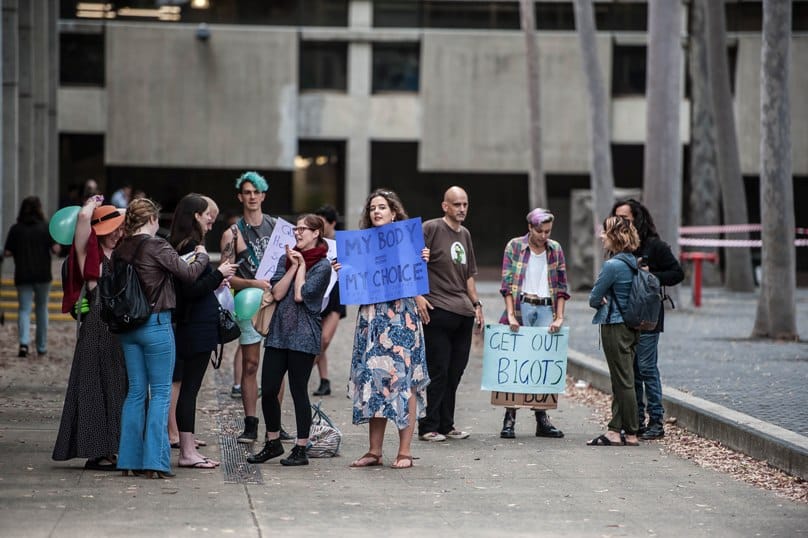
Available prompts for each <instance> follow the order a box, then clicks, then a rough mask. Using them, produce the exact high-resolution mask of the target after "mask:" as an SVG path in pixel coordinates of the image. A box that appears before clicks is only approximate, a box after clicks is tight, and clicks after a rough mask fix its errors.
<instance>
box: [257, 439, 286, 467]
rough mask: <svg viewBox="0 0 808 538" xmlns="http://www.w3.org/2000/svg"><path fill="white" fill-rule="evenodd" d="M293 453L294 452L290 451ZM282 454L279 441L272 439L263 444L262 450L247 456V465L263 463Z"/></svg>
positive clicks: (281, 446)
mask: <svg viewBox="0 0 808 538" xmlns="http://www.w3.org/2000/svg"><path fill="white" fill-rule="evenodd" d="M292 452H294V450H292ZM281 454H283V445H282V444H281V440H280V439H273V440H272V441H267V442H266V443H264V448H262V449H261V452H259V453H258V454H253V455H252V456H247V463H264V462H265V461H267V460H271V459H272V458H277V457H278V456H280V455H281Z"/></svg>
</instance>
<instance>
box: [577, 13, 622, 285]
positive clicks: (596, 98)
mask: <svg viewBox="0 0 808 538" xmlns="http://www.w3.org/2000/svg"><path fill="white" fill-rule="evenodd" d="M575 27H576V29H577V31H578V41H579V42H580V44H581V56H582V58H583V67H584V75H585V76H586V87H587V93H588V96H589V124H590V125H589V128H590V131H589V134H590V145H591V147H590V150H589V156H590V159H589V170H590V172H589V173H590V177H591V179H590V185H591V189H592V218H593V222H594V225H595V226H596V227H597V226H600V223H601V222H603V219H605V218H606V217H607V216H608V215H609V211H611V206H612V203H613V202H614V175H613V173H612V150H611V137H610V135H609V101H608V98H607V96H606V85H605V84H604V82H603V74H602V73H601V70H600V63H599V62H598V48H597V41H596V39H595V15H594V10H593V9H592V0H575ZM600 246H601V245H600V238H599V237H598V235H597V234H593V244H592V249H593V252H594V254H595V255H594V256H593V259H594V261H595V263H594V264H593V265H594V266H593V273H592V275H593V278H594V277H595V276H597V274H598V273H599V272H600V259H601V257H600V256H599V255H598V253H599V252H600Z"/></svg>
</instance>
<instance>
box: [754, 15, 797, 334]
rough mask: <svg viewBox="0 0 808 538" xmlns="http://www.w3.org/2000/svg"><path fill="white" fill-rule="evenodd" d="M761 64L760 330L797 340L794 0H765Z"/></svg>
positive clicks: (755, 330) (758, 331) (758, 325)
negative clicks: (792, 87) (791, 80)
mask: <svg viewBox="0 0 808 538" xmlns="http://www.w3.org/2000/svg"><path fill="white" fill-rule="evenodd" d="M762 37H763V39H762V41H763V47H762V51H761V62H760V63H761V66H760V135H761V136H760V215H761V224H762V226H763V231H762V234H761V237H762V239H763V254H762V256H763V278H762V282H761V289H760V297H759V299H758V308H757V316H756V319H755V328H754V331H753V334H754V335H755V336H764V337H769V338H777V339H785V340H796V339H797V338H798V335H797V305H796V300H795V298H794V297H795V292H796V288H797V273H796V271H797V266H796V262H797V260H796V258H797V256H796V252H795V250H794V185H793V179H792V177H791V119H790V116H789V113H790V97H789V88H788V75H789V68H790V64H791V57H790V56H791V55H790V44H791V2H790V0H764V1H763V36H762Z"/></svg>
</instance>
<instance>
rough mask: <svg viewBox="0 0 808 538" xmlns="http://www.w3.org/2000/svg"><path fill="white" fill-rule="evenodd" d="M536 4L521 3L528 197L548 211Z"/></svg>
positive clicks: (532, 205)
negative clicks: (525, 86)
mask: <svg viewBox="0 0 808 538" xmlns="http://www.w3.org/2000/svg"><path fill="white" fill-rule="evenodd" d="M533 10H534V5H533V0H519V11H520V14H521V20H522V31H523V32H524V34H525V59H526V61H527V108H528V118H529V120H528V121H529V127H528V141H529V143H530V167H529V169H528V197H529V198H530V200H529V201H530V207H531V209H532V208H534V207H545V208H546V207H547V185H546V184H545V179H544V170H543V169H542V162H541V161H542V159H541V114H540V105H541V93H540V91H539V51H538V47H537V46H536V21H535V15H534V11H533Z"/></svg>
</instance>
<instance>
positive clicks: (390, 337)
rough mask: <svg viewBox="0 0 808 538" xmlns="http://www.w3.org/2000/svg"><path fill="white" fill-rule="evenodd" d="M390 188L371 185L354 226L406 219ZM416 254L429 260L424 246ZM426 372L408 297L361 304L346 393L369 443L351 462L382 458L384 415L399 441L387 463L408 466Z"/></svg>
mask: <svg viewBox="0 0 808 538" xmlns="http://www.w3.org/2000/svg"><path fill="white" fill-rule="evenodd" d="M407 218H408V217H407V213H406V212H405V211H404V207H403V205H402V204H401V200H400V199H399V197H398V195H396V194H395V193H394V192H391V191H388V190H384V189H377V190H375V191H373V192H372V193H371V194H370V196H368V199H367V202H365V208H364V211H363V212H362V218H361V220H360V222H359V227H360V228H362V229H367V228H370V227H376V226H384V225H385V224H390V223H391V222H394V221H395V220H404V219H407ZM421 258H422V259H423V260H424V261H429V249H428V248H424V249H423V251H422V252H421ZM428 384H429V374H428V373H427V367H426V354H425V350H424V329H423V325H422V324H421V318H420V316H419V315H418V309H417V307H416V305H415V298H414V297H403V298H400V299H394V300H391V301H385V302H381V303H375V304H366V305H361V306H360V307H359V315H358V317H357V321H356V336H355V338H354V348H353V356H352V358H351V376H350V381H349V383H348V395H349V397H350V398H351V399H352V400H353V423H354V424H364V423H368V424H369V426H368V428H369V445H370V446H369V448H368V451H367V452H366V453H365V455H363V456H361V457H360V458H359V459H357V460H356V461H354V462H353V463H351V467H373V466H377V465H381V464H382V443H383V441H384V430H385V428H386V426H387V421H388V420H392V421H393V422H394V423H395V425H396V427H397V428H398V437H399V447H398V454H397V456H396V459H395V462H394V463H393V465H392V466H393V468H395V469H408V468H410V467H412V452H411V449H410V447H411V443H412V434H413V431H414V430H415V421H416V420H417V419H419V418H422V417H424V416H425V415H426V386H427V385H428Z"/></svg>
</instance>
